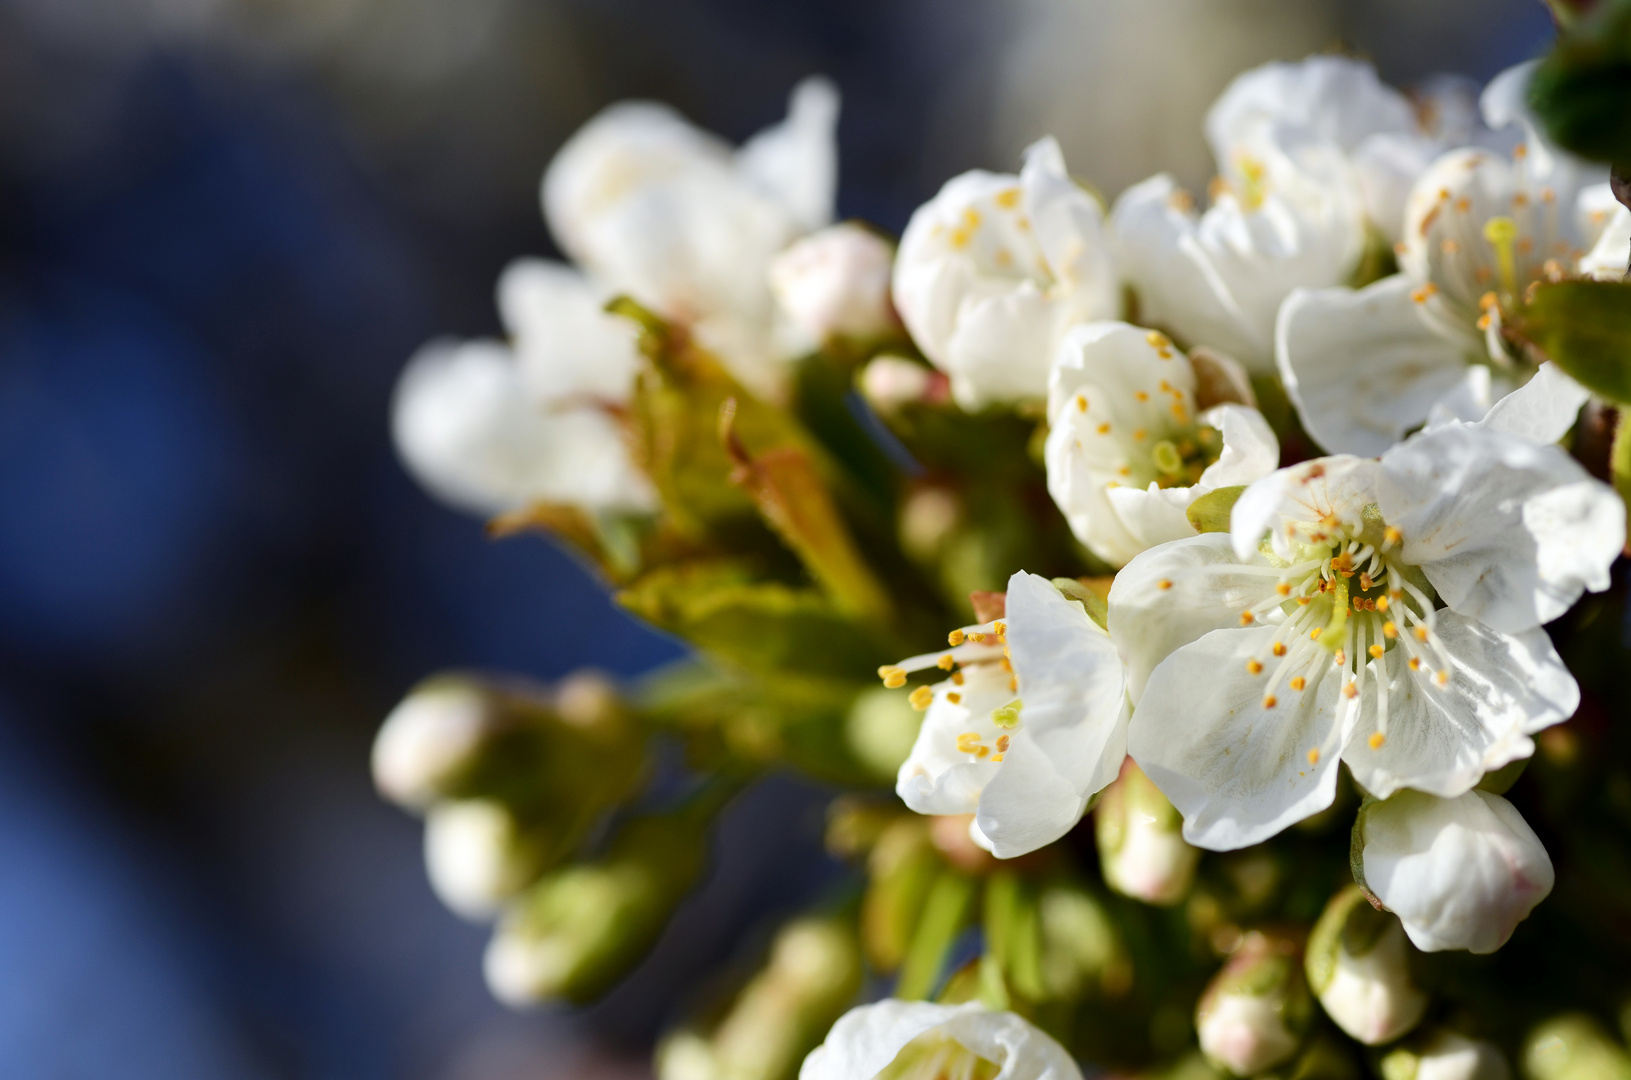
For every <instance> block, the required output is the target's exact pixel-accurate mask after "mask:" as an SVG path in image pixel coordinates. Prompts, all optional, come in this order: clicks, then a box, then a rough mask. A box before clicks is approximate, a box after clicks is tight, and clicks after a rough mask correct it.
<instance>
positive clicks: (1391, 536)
mask: <svg viewBox="0 0 1631 1080" xmlns="http://www.w3.org/2000/svg"><path fill="white" fill-rule="evenodd" d="M1403 539H1404V533H1402V532H1400V531H1399V530H1398V529H1396V528H1394V527H1393V526H1392V525H1389V526H1388V527H1387V528H1385V529H1383V530H1382V550H1383V551H1386V550H1388V549H1389V548H1391V547H1392V546H1393V545H1394V544H1397V543H1398V542H1399V541H1400V540H1403Z"/></svg>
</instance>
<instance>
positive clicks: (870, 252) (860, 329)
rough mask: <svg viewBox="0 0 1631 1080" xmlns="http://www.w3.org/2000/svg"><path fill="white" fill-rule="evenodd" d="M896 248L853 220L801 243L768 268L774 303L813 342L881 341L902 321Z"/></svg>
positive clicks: (832, 226) (798, 242) (812, 235)
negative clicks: (893, 293)
mask: <svg viewBox="0 0 1631 1080" xmlns="http://www.w3.org/2000/svg"><path fill="white" fill-rule="evenodd" d="M894 262H895V249H894V246H893V245H891V244H890V243H889V241H887V240H885V239H884V238H883V237H881V236H879V235H877V234H876V233H874V232H871V231H870V230H868V229H865V228H863V227H861V226H860V225H856V224H854V223H852V222H844V223H843V224H839V225H831V226H828V227H827V228H825V229H820V230H817V231H816V232H813V233H811V234H810V235H809V236H806V237H804V238H803V239H802V240H799V241H797V242H796V243H794V244H793V245H792V246H791V247H789V248H788V249H787V250H786V251H784V252H782V253H781V254H780V255H778V256H776V258H775V259H774V260H772V261H771V264H770V288H771V291H772V292H773V293H775V295H776V303H777V305H778V306H779V307H780V308H781V310H782V313H783V314H784V315H786V316H787V320H788V322H790V323H792V324H793V326H794V327H796V328H797V329H798V330H799V331H801V332H802V333H804V334H807V335H808V336H809V337H810V338H811V339H812V340H814V341H817V342H824V341H827V340H830V339H832V338H857V339H862V340H867V339H872V338H877V337H881V336H883V335H884V334H888V333H890V332H891V331H893V330H894V329H895V328H896V327H897V326H898V325H899V322H898V320H897V319H896V318H895V309H894V306H893V304H892V303H891V301H890V298H889V274H890V270H891V269H892V268H893V266H894Z"/></svg>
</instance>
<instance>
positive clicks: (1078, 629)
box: [982, 571, 1127, 840]
mask: <svg viewBox="0 0 1631 1080" xmlns="http://www.w3.org/2000/svg"><path fill="white" fill-rule="evenodd" d="M1006 621H1007V624H1008V631H1007V636H1008V651H1009V656H1010V661H1011V663H1012V664H1013V667H1014V675H1015V678H1016V679H1017V680H1018V684H1019V696H1020V697H1021V699H1022V700H1023V701H1024V702H1025V706H1024V712H1023V721H1024V730H1025V731H1026V732H1028V733H1029V734H1030V736H1031V739H1032V740H1033V741H1034V742H1035V743H1036V745H1037V746H1038V747H1039V748H1040V749H1041V750H1042V752H1043V753H1044V754H1045V755H1046V757H1047V759H1048V760H1049V761H1050V762H1051V763H1052V764H1053V767H1054V769H1056V770H1057V771H1058V773H1059V774H1060V775H1061V776H1062V777H1064V778H1065V779H1066V781H1068V782H1069V784H1070V785H1071V787H1072V788H1074V789H1075V792H1076V794H1078V795H1080V796H1082V797H1083V798H1084V799H1085V798H1087V797H1088V796H1092V795H1095V794H1097V793H1098V792H1099V791H1100V790H1101V789H1102V788H1103V787H1104V786H1105V785H1106V784H1108V783H1110V781H1112V780H1114V779H1115V778H1116V775H1117V774H1118V773H1119V772H1120V771H1121V762H1122V759H1123V758H1124V757H1125V756H1126V750H1125V746H1126V717H1125V715H1124V713H1125V708H1124V706H1125V703H1126V697H1127V694H1126V677H1125V674H1124V671H1123V668H1122V663H1121V658H1120V657H1119V656H1118V655H1117V654H1116V648H1115V646H1114V645H1113V644H1112V643H1111V641H1110V636H1109V634H1107V633H1105V632H1104V631H1103V630H1101V629H1099V627H1098V625H1097V624H1096V623H1094V622H1093V620H1092V619H1090V618H1089V617H1088V615H1087V612H1086V611H1084V610H1083V609H1082V605H1081V604H1078V603H1076V602H1075V601H1072V600H1067V599H1065V597H1064V596H1063V595H1061V594H1060V592H1059V590H1058V589H1055V588H1054V587H1053V586H1052V585H1051V584H1050V583H1049V582H1048V580H1047V579H1046V578H1042V577H1038V576H1037V575H1036V574H1027V573H1024V572H1023V571H1022V572H1020V573H1017V574H1015V575H1013V577H1011V578H1009V579H1008V606H1007V619H1006ZM1004 764H1005V765H1006V761H1005V762H1004ZM982 828H984V826H982ZM985 832H986V835H988V836H991V837H992V839H993V840H995V839H996V836H995V834H993V833H992V832H991V830H990V829H989V828H987V829H985Z"/></svg>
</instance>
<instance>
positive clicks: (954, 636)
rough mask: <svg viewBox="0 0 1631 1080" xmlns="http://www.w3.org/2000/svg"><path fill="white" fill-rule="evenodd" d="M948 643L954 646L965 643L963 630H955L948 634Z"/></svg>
mask: <svg viewBox="0 0 1631 1080" xmlns="http://www.w3.org/2000/svg"><path fill="white" fill-rule="evenodd" d="M946 643H947V644H948V645H950V646H952V647H953V648H956V647H957V646H958V645H961V644H962V643H963V632H962V631H961V630H953V631H952V632H951V633H949V634H947V635H946Z"/></svg>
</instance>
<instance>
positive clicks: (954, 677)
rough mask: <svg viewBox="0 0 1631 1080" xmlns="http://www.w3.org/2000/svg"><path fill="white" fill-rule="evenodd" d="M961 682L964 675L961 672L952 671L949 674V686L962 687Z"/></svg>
mask: <svg viewBox="0 0 1631 1080" xmlns="http://www.w3.org/2000/svg"><path fill="white" fill-rule="evenodd" d="M963 682H964V675H963V673H962V672H961V671H954V672H952V673H951V684H952V685H953V686H962V685H963Z"/></svg>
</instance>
